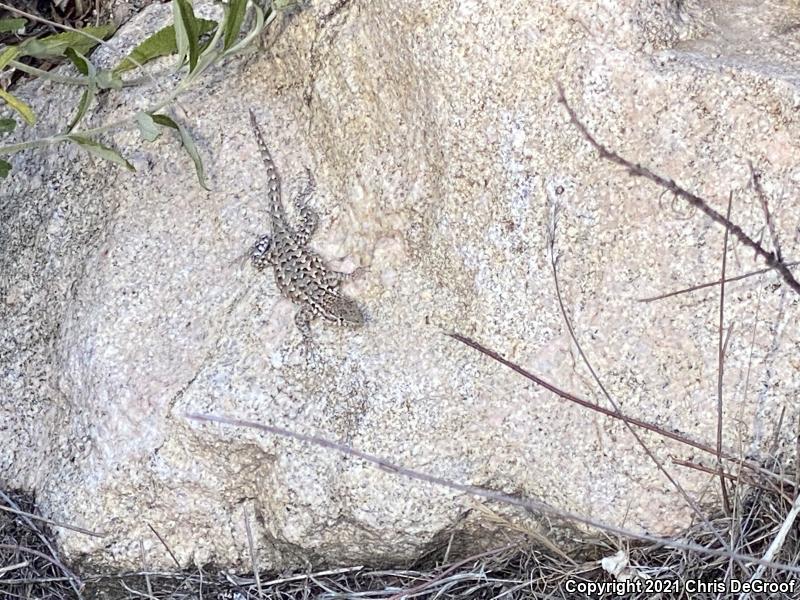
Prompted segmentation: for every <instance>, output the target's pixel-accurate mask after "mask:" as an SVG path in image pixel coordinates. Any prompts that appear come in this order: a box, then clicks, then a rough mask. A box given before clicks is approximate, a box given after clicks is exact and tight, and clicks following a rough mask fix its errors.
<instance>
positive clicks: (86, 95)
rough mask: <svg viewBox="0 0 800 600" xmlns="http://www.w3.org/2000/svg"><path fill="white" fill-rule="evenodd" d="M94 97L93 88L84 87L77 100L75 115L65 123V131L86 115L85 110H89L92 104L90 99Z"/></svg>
mask: <svg viewBox="0 0 800 600" xmlns="http://www.w3.org/2000/svg"><path fill="white" fill-rule="evenodd" d="M93 99H94V89H91V90H90V88H86V89H85V90H83V94H81V99H80V101H79V102H78V112H76V113H75V116H74V117H72V121H70V122H69V125H67V133H69V132H70V131H72V130H73V129H75V126H76V125H77V124H78V123H79V122H80V120H81V119H82V118H83V117H84V115H86V111H87V110H89V106H90V105H91V104H92V100H93Z"/></svg>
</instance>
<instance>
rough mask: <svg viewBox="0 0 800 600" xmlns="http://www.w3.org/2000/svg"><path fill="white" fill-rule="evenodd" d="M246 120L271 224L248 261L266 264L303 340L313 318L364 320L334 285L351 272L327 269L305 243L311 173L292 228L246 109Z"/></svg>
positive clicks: (310, 224) (312, 219)
mask: <svg viewBox="0 0 800 600" xmlns="http://www.w3.org/2000/svg"><path fill="white" fill-rule="evenodd" d="M250 124H251V125H252V127H253V133H254V134H255V138H256V142H257V143H258V148H259V150H260V152H261V158H262V159H263V161H264V166H265V168H266V174H267V179H268V180H269V190H268V196H267V199H268V203H269V215H270V228H271V231H270V232H269V233H268V234H266V235H263V236H261V237H260V238H258V240H257V241H256V243H255V244H254V245H253V247H252V249H251V251H250V261H251V262H252V264H253V266H255V268H256V269H258V270H263V269H265V268H267V266H271V267H272V271H273V272H274V274H275V283H276V284H277V285H278V289H279V290H280V292H281V294H283V295H284V296H285V297H286V298H289V299H290V300H291V301H292V302H294V303H295V304H298V305H299V306H300V309H299V310H298V311H297V313H296V314H295V318H294V321H295V323H296V324H297V328H298V329H299V330H300V333H301V334H302V335H303V338H305V339H308V338H309V337H310V335H311V327H310V324H311V321H313V320H314V318H316V317H317V316H321V317H323V318H325V319H327V320H328V321H333V322H334V323H337V324H339V325H350V326H360V325H363V324H364V320H365V319H364V313H363V312H362V311H361V308H360V307H359V306H358V304H357V303H356V302H355V301H354V300H353V299H351V298H348V297H347V296H345V295H344V294H342V292H341V289H340V288H341V284H342V281H344V280H345V279H348V278H349V277H351V275H350V274H348V273H340V272H338V271H334V270H332V269H329V268H328V267H326V266H325V263H324V262H323V261H322V258H321V257H320V256H319V255H318V254H317V253H316V252H314V251H313V250H311V249H310V248H308V246H307V244H308V240H309V239H310V238H311V236H312V235H313V234H314V231H315V230H316V227H317V222H318V219H317V215H316V213H315V212H314V211H313V210H312V209H311V208H310V207H309V206H308V205H307V200H308V198H309V196H311V194H312V193H313V192H314V189H315V183H314V179H313V177H312V176H311V173H310V172H308V171H306V173H307V175H308V184H307V185H306V188H305V189H304V190H303V191H302V192H300V194H299V196H298V197H297V199H296V200H295V205H296V206H297V212H298V214H299V216H300V219H299V224H298V227H296V228H293V227H291V226H290V225H289V222H288V221H287V219H286V212H285V211H284V208H283V202H282V200H281V181H280V178H279V177H278V171H277V170H276V168H275V163H274V162H273V161H272V155H270V153H269V150H268V149H267V144H266V142H265V141H264V135H263V134H262V133H261V129H260V128H259V126H258V123H257V122H256V117H255V114H254V113H253V111H252V110H251V111H250Z"/></svg>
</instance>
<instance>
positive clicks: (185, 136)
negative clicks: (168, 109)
mask: <svg viewBox="0 0 800 600" xmlns="http://www.w3.org/2000/svg"><path fill="white" fill-rule="evenodd" d="M150 116H151V117H153V121H155V122H156V123H158V124H159V125H161V126H162V127H170V128H172V129H175V130H177V131H178V133H179V134H180V136H181V144H183V147H184V148H185V149H186V153H187V154H188V155H189V158H191V159H192V162H194V170H195V171H196V172H197V179H198V181H199V182H200V185H201V186H202V187H203V189H204V190H206V191H209V192H210V191H211V190H210V189H209V187H208V185H206V177H205V172H204V170H203V161H202V160H201V159H200V154H199V153H198V152H197V146H195V145H194V140H192V136H190V135H189V132H188V131H186V129H185V128H184V127H183V126H182V125H180V124H178V123H176V122H175V121H173V120H172V118H171V117H169V116H167V115H161V114H151V115H150Z"/></svg>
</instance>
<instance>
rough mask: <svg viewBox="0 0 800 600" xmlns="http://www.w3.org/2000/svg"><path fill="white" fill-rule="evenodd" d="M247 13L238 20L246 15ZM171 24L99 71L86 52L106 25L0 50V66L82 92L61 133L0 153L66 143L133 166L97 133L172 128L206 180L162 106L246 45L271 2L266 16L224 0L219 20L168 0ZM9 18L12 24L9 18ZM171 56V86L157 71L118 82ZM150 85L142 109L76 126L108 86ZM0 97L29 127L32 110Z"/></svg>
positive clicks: (7, 23)
mask: <svg viewBox="0 0 800 600" xmlns="http://www.w3.org/2000/svg"><path fill="white" fill-rule="evenodd" d="M248 11H250V12H251V13H252V18H251V19H250V20H249V21H250V23H249V24H248V20H247V19H246V16H247V13H248ZM172 12H173V24H171V25H169V26H167V27H164V28H162V29H161V30H159V31H157V32H156V33H154V34H153V35H151V36H150V37H148V38H147V39H146V40H144V41H143V42H142V43H141V44H139V45H138V46H137V47H136V48H134V49H133V51H131V52H130V53H129V54H128V56H126V57H125V58H123V59H122V60H121V61H119V63H118V64H117V65H115V66H114V67H113V68H111V69H99V68H98V67H97V66H96V65H94V64H93V63H92V61H91V58H89V55H90V53H91V51H92V50H93V49H94V48H95V47H96V46H97V45H98V44H102V43H104V40H105V39H107V38H108V37H109V36H110V35H111V34H113V32H114V27H113V26H110V25H106V26H100V27H87V28H84V29H80V30H77V29H76V30H69V31H65V32H63V33H59V34H56V35H50V36H46V37H43V38H40V39H35V38H34V39H28V40H25V41H24V42H22V43H20V44H18V45H14V46H7V47H5V48H0V70H2V69H6V68H13V69H18V70H20V71H24V72H25V73H28V74H29V75H31V76H34V77H40V78H43V79H47V80H49V81H52V82H54V83H61V84H67V85H77V86H81V87H83V88H84V91H83V94H82V95H81V98H80V100H79V101H78V104H77V106H76V107H75V113H74V115H73V117H72V119H71V120H70V122H69V123H68V124H67V126H66V127H65V128H64V130H63V132H61V133H59V134H56V135H53V136H50V137H44V138H39V139H34V140H30V141H26V142H20V143H17V144H8V145H5V146H0V156H3V155H7V154H13V153H15V152H19V151H21V150H26V149H28V148H37V147H43V146H47V145H50V144H57V143H61V142H68V143H74V144H77V145H79V146H80V147H81V148H83V149H84V150H86V151H87V152H89V153H91V154H94V155H96V156H100V157H101V158H104V159H106V160H109V161H112V162H114V163H117V164H120V165H122V166H125V167H126V168H128V169H131V170H133V166H132V165H131V164H130V163H129V162H128V161H127V160H126V159H125V158H124V157H123V156H122V155H121V154H120V153H119V152H118V151H116V150H115V149H113V148H109V147H108V146H106V145H104V144H102V143H100V142H99V141H98V140H97V136H99V135H101V134H103V133H107V132H109V131H112V130H118V129H125V128H131V127H137V128H138V130H139V132H140V134H141V136H142V139H143V140H145V141H147V142H152V141H154V140H155V139H157V138H158V137H159V136H160V134H161V132H162V130H171V131H175V132H176V133H177V135H178V137H179V139H180V141H181V144H182V145H183V147H184V149H185V150H186V152H187V154H188V155H189V157H190V158H191V159H192V162H193V163H194V165H195V171H196V172H197V178H198V180H199V182H200V185H201V186H203V188H205V189H208V186H207V185H206V181H205V176H204V171H203V164H202V161H201V159H200V154H199V153H198V151H197V147H196V146H195V144H194V142H193V140H192V138H191V136H190V134H189V132H188V130H187V129H186V127H185V126H184V125H182V124H181V123H180V122H179V121H177V120H176V119H175V118H174V117H173V116H170V115H168V114H165V112H163V111H165V110H168V109H169V107H170V106H171V105H172V104H173V103H174V102H175V100H176V99H177V98H178V97H179V96H180V95H181V94H183V93H184V92H186V91H187V90H188V89H190V88H191V87H192V86H193V85H194V84H195V83H196V82H197V81H198V80H199V78H200V77H201V76H202V75H203V74H204V73H205V72H206V71H207V70H208V69H209V68H211V67H214V66H216V65H218V64H220V63H221V62H222V61H224V60H225V59H227V58H228V57H230V56H232V55H234V54H237V53H239V52H241V51H242V50H244V49H245V48H246V47H248V46H249V45H250V44H251V43H252V41H253V40H254V39H256V37H257V36H258V35H259V34H260V33H261V31H262V30H263V28H264V27H265V26H266V25H267V24H268V23H269V22H271V21H272V19H273V18H274V17H275V8H274V6H273V5H272V4H270V6H269V7H268V9H267V16H266V18H265V13H264V10H262V8H261V7H260V6H259V5H258V4H256V3H255V2H254V1H253V0H229V1H228V3H227V4H224V5H223V9H222V18H221V19H220V20H219V21H213V20H207V19H200V18H198V17H197V16H196V15H195V14H194V10H193V7H192V3H191V1H190V0H172ZM12 21H13V22H12ZM24 25H25V21H24V19H4V20H0V31H2V30H3V28H6V30H10V29H14V30H15V29H19V28H20V27H21V26H24ZM171 55H177V61H176V63H175V66H174V68H173V69H171V71H174V72H176V73H182V77H181V78H180V80H179V81H178V83H177V84H174V85H173V86H172V87H171V88H170V89H168V90H166V91H163V82H159V81H157V79H156V78H157V77H158V75H155V76H154V75H145V76H142V77H139V78H137V79H131V80H123V79H122V75H123V74H124V73H128V72H130V71H134V70H135V69H140V68H141V67H142V66H143V65H144V64H146V63H148V62H150V61H152V60H154V59H156V58H160V57H165V56H171ZM24 56H31V57H35V58H51V57H60V56H63V57H65V58H67V59H68V60H69V61H70V62H71V63H72V64H73V65H74V67H75V69H76V70H77V71H78V74H79V76H78V77H66V76H63V75H57V74H55V73H50V72H49V71H44V70H42V69H39V68H36V67H33V66H31V65H28V64H25V63H24V62H21V61H20V60H19V59H21V58H22V57H24ZM144 83H155V84H156V85H157V87H158V89H159V90H160V91H163V94H162V96H161V97H160V98H159V99H158V100H156V101H155V102H153V103H152V104H151V105H150V106H148V107H147V108H146V109H145V110H143V111H138V112H137V113H135V114H132V115H129V116H128V117H127V118H124V119H121V120H119V121H115V122H112V123H108V124H106V125H102V126H99V127H93V128H90V129H84V130H78V129H76V128H77V127H78V125H79V124H80V123H81V121H82V120H83V119H84V117H85V116H86V114H87V112H88V111H89V109H90V107H91V106H92V104H93V103H94V101H95V99H96V96H97V94H98V93H102V92H109V93H110V92H111V91H113V90H118V89H120V88H122V87H128V86H135V85H141V84H144ZM0 100H3V101H5V103H6V104H7V105H8V106H9V107H10V108H12V109H13V110H14V111H16V112H17V113H18V114H19V116H20V117H22V120H23V121H24V122H25V123H26V124H27V125H33V124H34V123H35V122H36V117H35V115H34V112H33V110H32V109H31V108H30V107H29V106H28V105H27V104H25V102H23V101H22V100H20V99H19V98H17V97H15V96H13V95H12V94H11V93H9V92H7V91H5V90H3V89H2V88H0ZM15 126H16V122H15V121H14V120H13V119H8V118H6V119H0V135H3V134H7V133H10V132H11V131H13V130H14V128H15ZM10 170H11V164H10V163H9V162H7V161H5V160H2V159H0V177H6V176H7V175H8V173H9V172H10Z"/></svg>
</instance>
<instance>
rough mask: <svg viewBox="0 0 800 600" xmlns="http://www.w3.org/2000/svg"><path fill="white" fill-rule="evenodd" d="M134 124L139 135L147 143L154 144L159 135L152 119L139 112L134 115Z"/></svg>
mask: <svg viewBox="0 0 800 600" xmlns="http://www.w3.org/2000/svg"><path fill="white" fill-rule="evenodd" d="M136 124H137V125H138V126H139V133H141V134H142V137H143V138H144V139H145V140H147V141H148V142H154V141H155V140H156V139H157V138H158V136H160V135H161V132H160V131H159V130H158V127H156V122H155V121H154V120H153V117H151V116H150V115H149V114H147V113H146V112H143V111H139V112H138V113H136Z"/></svg>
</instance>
